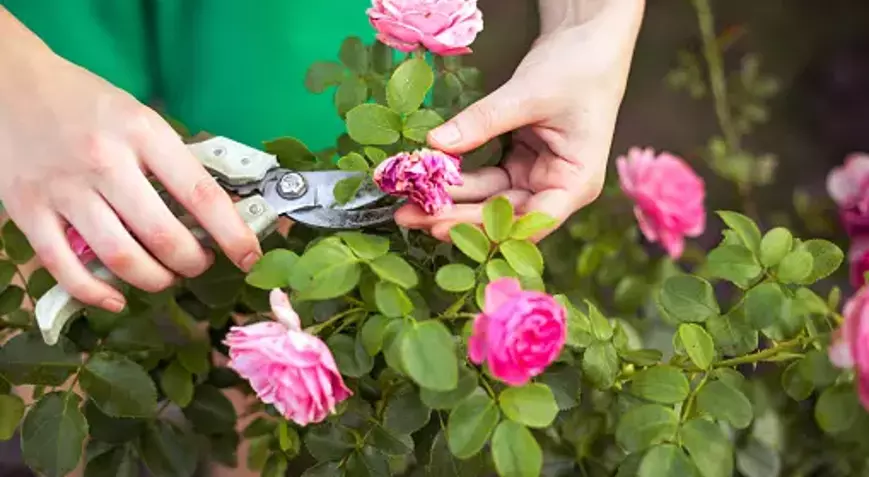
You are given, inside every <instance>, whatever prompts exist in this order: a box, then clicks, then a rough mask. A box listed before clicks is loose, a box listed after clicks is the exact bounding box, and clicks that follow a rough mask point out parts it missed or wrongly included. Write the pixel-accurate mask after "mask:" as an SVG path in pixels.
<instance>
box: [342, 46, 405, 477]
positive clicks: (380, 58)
mask: <svg viewBox="0 0 869 477" xmlns="http://www.w3.org/2000/svg"><path fill="white" fill-rule="evenodd" d="M393 60H394V50H393V49H392V48H390V47H389V46H387V45H385V44H384V43H382V42H380V41H374V44H372V45H371V66H372V67H373V68H374V71H376V72H377V73H381V74H384V73H388V72H390V71H391V70H392V65H393ZM336 475H337V474H336Z"/></svg>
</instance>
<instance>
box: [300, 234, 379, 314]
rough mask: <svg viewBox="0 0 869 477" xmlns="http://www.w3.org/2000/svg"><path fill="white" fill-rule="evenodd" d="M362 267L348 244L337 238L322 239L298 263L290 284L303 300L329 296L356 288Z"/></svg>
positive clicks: (326, 298) (334, 296)
mask: <svg viewBox="0 0 869 477" xmlns="http://www.w3.org/2000/svg"><path fill="white" fill-rule="evenodd" d="M361 275H362V267H360V266H359V263H358V259H357V258H356V257H355V256H354V255H353V253H352V252H351V251H350V249H349V248H347V247H346V246H345V245H344V244H343V243H341V242H340V241H338V240H337V239H336V240H334V241H332V240H328V239H327V240H323V241H321V242H319V243H318V244H317V245H315V246H314V247H312V248H310V249H309V250H308V251H307V252H305V254H304V255H302V257H301V258H300V259H299V261H298V262H297V263H296V267H295V269H294V270H293V271H292V273H291V275H290V285H291V286H292V287H293V288H294V289H296V290H298V291H299V299H302V300H329V299H332V298H338V297H340V296H343V295H346V294H347V293H349V292H350V291H351V290H353V289H354V288H356V285H357V284H358V283H359V278H360V276H361Z"/></svg>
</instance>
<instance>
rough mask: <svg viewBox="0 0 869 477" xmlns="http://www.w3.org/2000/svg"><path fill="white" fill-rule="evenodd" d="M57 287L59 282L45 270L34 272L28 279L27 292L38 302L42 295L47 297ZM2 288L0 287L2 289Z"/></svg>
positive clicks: (39, 269)
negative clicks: (47, 293)
mask: <svg viewBox="0 0 869 477" xmlns="http://www.w3.org/2000/svg"><path fill="white" fill-rule="evenodd" d="M55 285H57V280H55V279H54V277H53V276H51V274H50V273H48V270H46V269H44V268H38V269H36V270H34V271H33V273H31V274H30V276H29V277H27V290H28V291H29V292H30V296H32V297H33V298H34V299H36V300H38V299H40V298H42V295H45V294H46V292H48V290H51V288H52V287H53V286H55ZM2 288H3V287H2V286H0V289H2Z"/></svg>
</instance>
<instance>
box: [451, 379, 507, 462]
mask: <svg viewBox="0 0 869 477" xmlns="http://www.w3.org/2000/svg"><path fill="white" fill-rule="evenodd" d="M500 419H501V414H500V413H499V412H498V407H497V406H496V405H495V403H494V401H492V400H491V399H490V398H489V396H488V395H486V394H485V393H476V394H472V395H471V396H470V397H468V398H467V399H465V400H464V401H462V402H461V403H459V405H458V406H456V407H455V408H454V409H453V410H452V412H451V413H450V417H449V420H448V422H447V443H448V444H449V448H450V452H452V453H453V455H454V456H456V457H458V458H459V459H469V458H471V457H473V456H474V455H475V454H477V453H478V452H480V450H481V449H482V448H483V446H484V445H485V444H486V441H488V440H489V436H490V435H491V434H492V431H493V430H494V429H495V426H496V425H498V421H499V420H500Z"/></svg>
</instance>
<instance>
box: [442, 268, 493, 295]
mask: <svg viewBox="0 0 869 477" xmlns="http://www.w3.org/2000/svg"><path fill="white" fill-rule="evenodd" d="M490 263H491V262H490ZM435 282H436V283H437V284H438V286H439V287H441V288H442V289H444V290H446V291H448V292H454V293H458V292H463V291H468V290H470V289H471V288H474V285H476V282H477V275H476V273H475V272H474V270H473V269H472V268H471V267H469V266H467V265H464V264H461V263H450V264H447V265H444V266H443V267H441V268H440V269H438V272H437V274H436V275H435Z"/></svg>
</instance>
